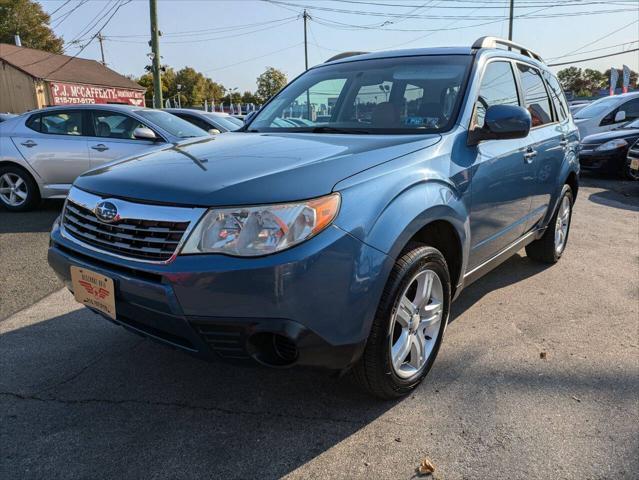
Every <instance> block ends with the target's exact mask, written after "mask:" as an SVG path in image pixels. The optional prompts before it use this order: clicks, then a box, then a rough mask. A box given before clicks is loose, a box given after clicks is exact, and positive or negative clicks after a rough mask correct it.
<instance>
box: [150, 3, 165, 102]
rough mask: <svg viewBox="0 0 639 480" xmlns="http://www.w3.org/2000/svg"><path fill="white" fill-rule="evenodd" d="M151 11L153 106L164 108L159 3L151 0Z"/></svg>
mask: <svg viewBox="0 0 639 480" xmlns="http://www.w3.org/2000/svg"><path fill="white" fill-rule="evenodd" d="M149 7H150V8H149V11H150V13H151V51H152V52H153V67H152V72H153V107H154V108H162V104H163V102H162V78H161V72H160V31H159V29H158V3H157V0H149Z"/></svg>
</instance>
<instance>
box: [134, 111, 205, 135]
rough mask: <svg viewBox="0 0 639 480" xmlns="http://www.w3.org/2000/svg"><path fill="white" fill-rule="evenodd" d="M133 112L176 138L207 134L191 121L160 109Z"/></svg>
mask: <svg viewBox="0 0 639 480" xmlns="http://www.w3.org/2000/svg"><path fill="white" fill-rule="evenodd" d="M135 113H137V114H138V115H140V116H141V117H144V118H146V119H147V120H148V121H149V122H150V123H152V124H153V125H155V126H158V127H160V128H161V129H163V130H164V131H166V132H168V133H170V134H171V135H174V136H176V137H178V138H191V137H205V136H207V135H208V133H207V132H205V131H204V130H202V129H201V128H199V127H196V126H195V125H193V124H192V123H189V122H187V121H186V120H182V119H181V118H179V117H176V116H175V115H171V114H170V113H167V112H163V111H161V110H136V112H135Z"/></svg>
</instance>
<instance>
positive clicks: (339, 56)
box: [324, 52, 369, 63]
mask: <svg viewBox="0 0 639 480" xmlns="http://www.w3.org/2000/svg"><path fill="white" fill-rule="evenodd" d="M366 53H369V52H342V53H338V54H337V55H335V56H333V57H331V58H329V59H328V60H326V61H325V62H324V63H328V62H332V61H334V60H341V59H342V58H348V57H354V56H355V55H364V54H366Z"/></svg>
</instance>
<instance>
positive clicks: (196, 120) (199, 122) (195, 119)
mask: <svg viewBox="0 0 639 480" xmlns="http://www.w3.org/2000/svg"><path fill="white" fill-rule="evenodd" d="M173 115H177V116H178V117H180V118H182V119H184V120H186V121H187V122H189V123H192V124H193V125H195V126H196V127H199V128H201V129H202V130H206V131H208V130H210V129H211V128H215V127H214V126H213V125H209V124H208V123H207V122H205V121H204V120H202V119H201V118H198V117H196V116H195V115H186V114H184V113H174V114H173Z"/></svg>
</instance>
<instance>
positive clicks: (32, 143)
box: [20, 140, 37, 148]
mask: <svg viewBox="0 0 639 480" xmlns="http://www.w3.org/2000/svg"><path fill="white" fill-rule="evenodd" d="M20 145H24V146H25V147H27V148H31V147H35V146H36V145H37V143H36V142H34V141H33V140H27V141H26V142H22V143H21V144H20Z"/></svg>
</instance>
